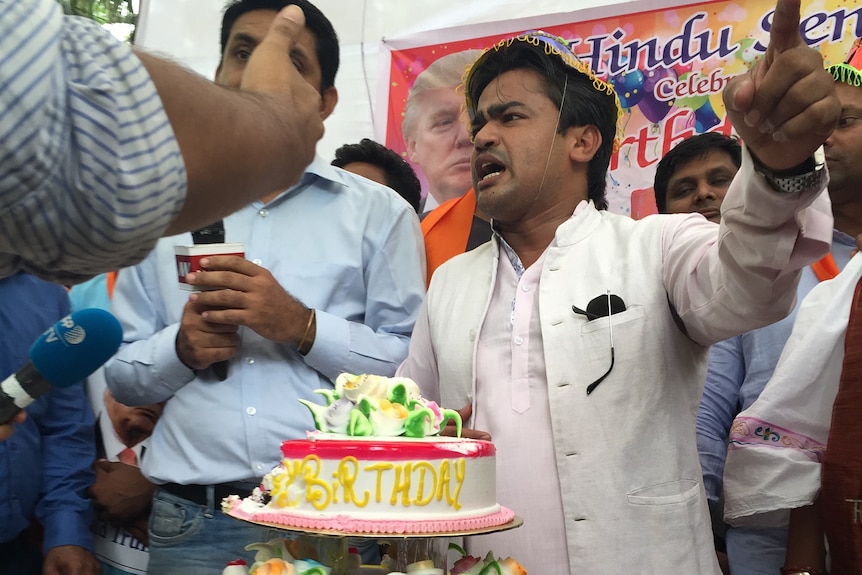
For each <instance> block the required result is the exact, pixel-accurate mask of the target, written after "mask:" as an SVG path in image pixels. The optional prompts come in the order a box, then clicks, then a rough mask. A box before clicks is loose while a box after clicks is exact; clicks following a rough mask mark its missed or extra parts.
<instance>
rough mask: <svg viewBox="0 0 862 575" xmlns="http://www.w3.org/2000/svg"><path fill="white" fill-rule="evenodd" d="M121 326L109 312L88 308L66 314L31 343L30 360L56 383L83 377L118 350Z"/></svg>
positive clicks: (79, 379) (76, 381)
mask: <svg viewBox="0 0 862 575" xmlns="http://www.w3.org/2000/svg"><path fill="white" fill-rule="evenodd" d="M122 340H123V329H122V328H121V327H120V322H118V321H117V318H115V317H114V316H113V315H111V314H110V313H109V312H107V311H105V310H102V309H98V308H87V309H82V310H79V311H76V312H75V313H73V314H71V315H67V316H66V317H64V318H63V319H61V320H60V321H58V322H57V323H55V324H54V325H53V326H51V327H50V328H49V329H48V330H47V331H46V332H45V333H43V334H42V335H41V336H39V339H37V340H36V341H35V342H33V345H32V346H30V361H31V362H32V363H33V367H35V368H36V371H38V372H39V373H40V374H42V377H44V378H45V379H46V380H48V381H49V382H50V383H51V384H52V385H54V386H55V387H68V386H70V385H74V384H75V383H78V382H80V381H82V380H83V379H84V378H86V377H87V376H89V375H90V374H91V373H93V372H94V371H96V370H97V369H99V367H100V366H101V365H102V364H103V363H105V362H106V361H108V359H110V358H111V356H112V355H114V354H115V353H116V352H117V349H119V347H120V343H121V342H122Z"/></svg>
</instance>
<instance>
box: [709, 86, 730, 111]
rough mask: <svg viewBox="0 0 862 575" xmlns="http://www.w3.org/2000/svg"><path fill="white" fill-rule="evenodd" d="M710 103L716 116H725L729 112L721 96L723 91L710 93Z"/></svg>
mask: <svg viewBox="0 0 862 575" xmlns="http://www.w3.org/2000/svg"><path fill="white" fill-rule="evenodd" d="M709 105H710V106H712V111H713V112H714V113H715V115H716V116H724V115H726V114H727V109H726V108H725V107H724V100H723V99H722V98H721V92H713V93H712V94H710V95H709Z"/></svg>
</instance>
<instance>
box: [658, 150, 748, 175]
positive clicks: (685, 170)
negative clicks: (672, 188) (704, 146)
mask: <svg viewBox="0 0 862 575" xmlns="http://www.w3.org/2000/svg"><path fill="white" fill-rule="evenodd" d="M717 164H718V165H717ZM721 164H724V165H726V167H728V168H731V169H732V170H733V171H734V172H735V171H737V170H738V169H739V168H737V167H736V164H735V163H734V162H733V158H732V157H731V156H730V154H728V153H727V152H726V151H724V150H722V149H719V148H711V149H708V150H706V151H705V152H704V153H703V154H700V155H699V156H694V157H692V158H689V159H688V160H686V161H685V162H684V163H682V164H680V165H679V166H678V167H677V169H676V170H674V173H673V175H672V176H671V181H674V180H677V179H682V178H684V177H690V176H691V174H692V173H697V174H700V173H707V172H712V171H715V170H716V169H717V168H722V167H725V166H723V165H721Z"/></svg>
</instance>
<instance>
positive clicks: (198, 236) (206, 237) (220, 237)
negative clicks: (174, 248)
mask: <svg viewBox="0 0 862 575" xmlns="http://www.w3.org/2000/svg"><path fill="white" fill-rule="evenodd" d="M192 242H194V243H195V244H196V245H197V244H223V243H224V221H223V220H219V221H217V222H213V223H211V224H209V225H208V226H204V227H202V228H201V229H199V230H195V231H193V232H192Z"/></svg>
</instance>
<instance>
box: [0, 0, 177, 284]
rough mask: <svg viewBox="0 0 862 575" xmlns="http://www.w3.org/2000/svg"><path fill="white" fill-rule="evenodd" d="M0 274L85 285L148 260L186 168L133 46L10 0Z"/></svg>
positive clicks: (0, 1) (1, 43) (50, 0)
mask: <svg viewBox="0 0 862 575" xmlns="http://www.w3.org/2000/svg"><path fill="white" fill-rule="evenodd" d="M0 54H2V55H3V57H2V58H0V277H4V276H8V275H10V274H12V273H14V272H15V271H17V270H19V269H23V270H25V271H28V272H30V273H33V274H35V275H38V276H40V277H43V278H46V279H50V280H53V281H57V282H63V283H77V282H80V281H83V280H84V279H86V278H88V277H91V276H93V275H96V274H98V273H101V272H103V271H109V270H113V269H119V268H121V267H125V266H127V265H131V264H134V263H137V262H138V261H140V260H141V259H143V257H144V256H145V255H146V254H147V253H148V252H149V251H150V249H151V248H152V247H153V246H154V244H155V242H156V241H157V240H158V238H159V237H160V236H161V235H162V233H163V232H164V230H165V229H166V228H167V226H168V224H169V223H170V222H171V221H172V220H173V219H174V217H175V216H176V215H177V213H178V212H179V210H180V208H181V207H182V204H183V201H184V200H185V194H186V184H187V183H186V171H185V165H184V164H183V160H182V155H181V153H180V149H179V146H178V144H177V141H176V138H175V136H174V133H173V130H172V128H171V125H170V123H169V121H168V118H167V115H166V113H165V111H164V108H163V107H162V103H161V100H160V99H159V96H158V93H157V91H156V88H155V86H154V84H153V82H152V80H151V79H150V77H149V75H148V74H147V72H146V69H145V68H144V67H143V65H142V64H141V62H140V60H138V58H137V57H136V56H135V55H134V54H133V53H132V51H131V49H130V47H129V46H127V45H125V44H123V43H121V42H118V41H117V40H116V39H114V38H113V37H112V36H111V35H110V34H109V33H108V32H107V31H105V30H103V29H102V28H101V27H100V26H99V25H98V24H96V23H95V22H92V21H89V20H85V19H82V18H74V17H67V16H64V15H63V14H62V11H61V10H60V8H59V6H58V4H57V3H56V2H55V0H0Z"/></svg>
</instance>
